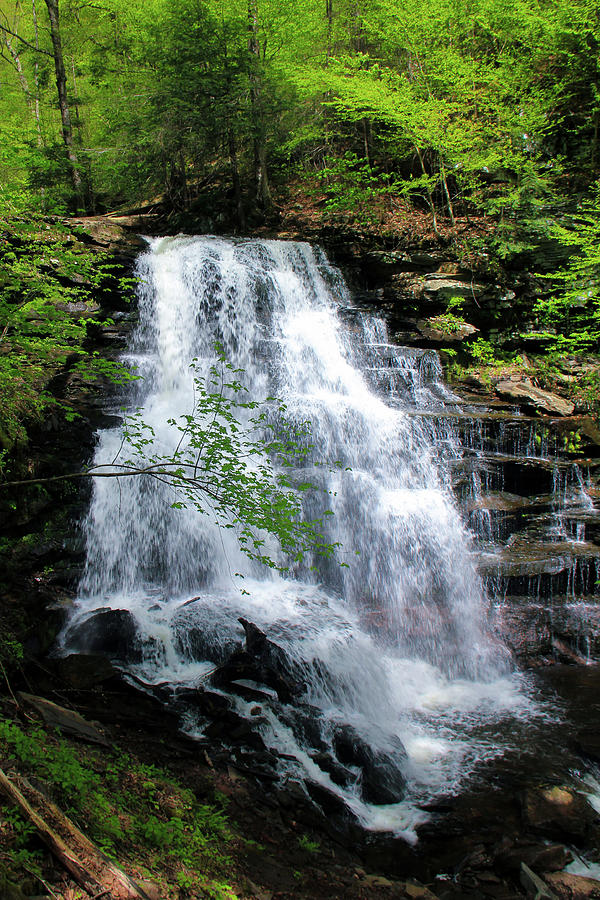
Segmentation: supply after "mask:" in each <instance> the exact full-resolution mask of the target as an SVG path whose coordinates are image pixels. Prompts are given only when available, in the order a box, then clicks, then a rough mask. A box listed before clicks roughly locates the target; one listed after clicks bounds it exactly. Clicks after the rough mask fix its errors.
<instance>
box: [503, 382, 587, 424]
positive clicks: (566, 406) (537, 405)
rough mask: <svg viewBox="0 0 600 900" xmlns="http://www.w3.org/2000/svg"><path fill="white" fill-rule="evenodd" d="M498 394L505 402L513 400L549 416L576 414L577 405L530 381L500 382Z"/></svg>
mask: <svg viewBox="0 0 600 900" xmlns="http://www.w3.org/2000/svg"><path fill="white" fill-rule="evenodd" d="M496 393H497V394H498V396H500V397H502V399H504V400H513V401H514V402H515V403H519V404H521V405H523V406H526V407H529V408H532V409H534V410H535V411H536V412H542V413H545V414H546V415H549V416H572V415H573V413H574V412H575V405H574V404H573V403H571V401H570V400H565V399H564V397H559V396H558V394H552V393H550V391H543V390H542V389H541V388H538V387H536V386H535V385H533V384H531V382H530V381H499V382H498V384H497V385H496Z"/></svg>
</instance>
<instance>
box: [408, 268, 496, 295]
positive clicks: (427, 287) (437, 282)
mask: <svg viewBox="0 0 600 900" xmlns="http://www.w3.org/2000/svg"><path fill="white" fill-rule="evenodd" d="M482 290H483V288H482V286H481V285H480V284H473V282H472V281H471V280H470V279H469V280H467V279H463V278H456V277H455V278H452V277H450V276H448V275H446V274H445V273H443V272H440V273H437V272H436V273H433V274H430V275H426V276H425V281H424V283H423V285H422V288H421V293H422V295H423V297H424V298H425V299H426V300H449V299H451V298H452V297H469V298H472V297H474V296H476V295H478V294H480V293H481V292H482Z"/></svg>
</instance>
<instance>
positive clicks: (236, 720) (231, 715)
mask: <svg viewBox="0 0 600 900" xmlns="http://www.w3.org/2000/svg"><path fill="white" fill-rule="evenodd" d="M258 724H259V722H258V720H256V719H251V720H249V719H246V718H244V716H241V715H239V713H236V712H234V711H233V710H228V711H227V712H226V713H224V714H223V715H222V716H220V717H219V718H218V719H215V720H214V721H213V722H211V724H210V725H209V726H208V727H207V728H206V729H205V734H206V736H207V737H209V738H211V739H212V740H215V739H218V740H222V741H224V742H225V743H228V744H229V743H240V744H245V745H246V746H247V747H252V748H254V749H255V750H259V751H261V752H262V753H268V752H269V751H268V749H267V746H266V744H265V742H264V741H263V739H262V737H261V736H260V735H259V734H257V733H256V731H255V730H254V729H255V728H256V726H257V725H258Z"/></svg>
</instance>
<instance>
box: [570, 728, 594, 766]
mask: <svg viewBox="0 0 600 900" xmlns="http://www.w3.org/2000/svg"><path fill="white" fill-rule="evenodd" d="M575 746H576V748H577V750H579V752H580V753H583V755H584V756H587V757H589V758H590V759H593V760H595V761H596V762H600V731H599V730H598V729H595V728H585V729H582V730H581V731H578V732H577V734H576V735H575Z"/></svg>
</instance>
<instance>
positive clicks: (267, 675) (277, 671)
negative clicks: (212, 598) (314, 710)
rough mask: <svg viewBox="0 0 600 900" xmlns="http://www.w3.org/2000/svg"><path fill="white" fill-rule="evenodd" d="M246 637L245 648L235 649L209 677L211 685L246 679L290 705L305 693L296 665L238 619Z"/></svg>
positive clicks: (262, 634)
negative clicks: (262, 685) (264, 687)
mask: <svg viewBox="0 0 600 900" xmlns="http://www.w3.org/2000/svg"><path fill="white" fill-rule="evenodd" d="M239 621H240V622H241V624H242V627H243V628H244V632H245V634H246V648H245V649H241V648H240V649H237V650H234V652H233V653H232V654H231V656H230V657H229V659H228V660H227V661H226V662H225V663H223V665H221V666H219V667H218V668H217V669H216V670H215V672H214V673H213V676H212V681H213V684H214V685H216V686H217V687H225V686H229V685H231V684H232V682H238V681H240V680H242V681H243V680H245V679H249V680H251V681H257V682H258V683H259V684H265V685H266V686H267V687H270V688H272V690H274V691H275V692H276V693H277V696H278V697H279V699H280V700H281V702H282V703H291V702H292V701H293V700H294V699H295V698H297V697H300V696H301V694H303V693H304V692H305V689H306V688H305V685H304V683H303V682H302V681H300V680H299V674H300V673H299V672H298V671H297V667H296V665H295V664H294V663H293V662H292V660H290V658H289V656H288V655H287V653H286V652H285V650H283V649H282V648H281V647H279V646H278V645H277V644H275V643H273V641H270V640H269V639H268V638H267V636H266V634H265V633H264V632H263V631H261V630H260V628H258V627H257V626H256V625H254V624H253V623H252V622H248V621H247V620H246V619H240V620H239Z"/></svg>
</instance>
